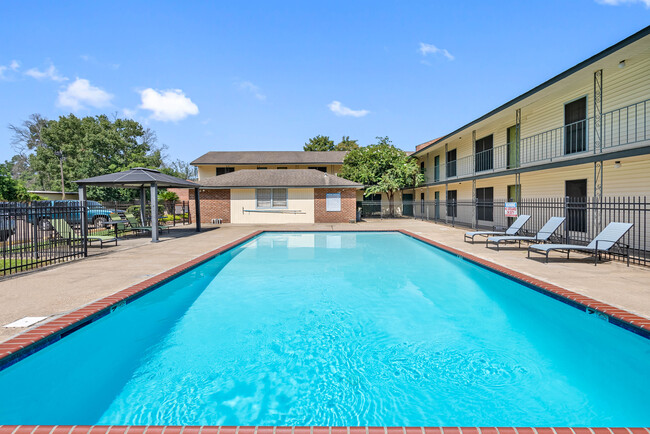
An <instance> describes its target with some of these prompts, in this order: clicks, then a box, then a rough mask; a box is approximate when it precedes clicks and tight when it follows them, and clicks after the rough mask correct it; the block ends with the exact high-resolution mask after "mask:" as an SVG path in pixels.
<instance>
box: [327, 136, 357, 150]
mask: <svg viewBox="0 0 650 434" xmlns="http://www.w3.org/2000/svg"><path fill="white" fill-rule="evenodd" d="M353 149H359V144H358V143H357V141H356V140H350V136H343V138H342V139H341V141H340V142H339V143H337V145H336V146H335V147H334V149H333V150H334V151H351V150H353Z"/></svg>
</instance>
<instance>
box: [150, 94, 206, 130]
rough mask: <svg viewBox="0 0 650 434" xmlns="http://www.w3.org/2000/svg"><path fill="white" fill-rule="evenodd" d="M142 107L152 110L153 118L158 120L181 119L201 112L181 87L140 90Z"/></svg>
mask: <svg viewBox="0 0 650 434" xmlns="http://www.w3.org/2000/svg"><path fill="white" fill-rule="evenodd" d="M140 98H141V99H142V104H141V105H140V108H141V109H144V110H151V112H152V113H151V118H152V119H155V120H158V121H163V122H167V121H180V120H182V119H185V118H186V117H188V116H190V115H197V114H199V108H198V107H197V105H196V104H194V103H193V102H192V100H191V99H189V98H188V97H186V96H185V94H184V93H183V91H182V90H180V89H168V90H163V91H160V92H159V91H157V90H155V89H152V88H148V89H145V90H143V91H141V92H140Z"/></svg>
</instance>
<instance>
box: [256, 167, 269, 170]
mask: <svg viewBox="0 0 650 434" xmlns="http://www.w3.org/2000/svg"><path fill="white" fill-rule="evenodd" d="M266 169H267V168H266V167H258V168H257V170H266Z"/></svg>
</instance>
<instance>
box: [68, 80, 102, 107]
mask: <svg viewBox="0 0 650 434" xmlns="http://www.w3.org/2000/svg"><path fill="white" fill-rule="evenodd" d="M111 99H113V95H111V94H110V93H108V92H106V91H105V90H103V89H100V88H99V87H96V86H93V85H91V84H90V82H89V81H88V80H86V79H84V78H77V79H76V80H75V81H73V82H72V83H70V84H69V85H68V86H67V87H66V88H65V89H64V90H62V91H59V101H58V104H59V105H60V106H61V107H69V108H71V109H73V110H80V109H83V108H86V107H87V106H90V107H95V108H100V107H106V106H108V105H110V103H111Z"/></svg>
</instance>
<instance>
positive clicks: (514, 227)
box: [464, 214, 530, 244]
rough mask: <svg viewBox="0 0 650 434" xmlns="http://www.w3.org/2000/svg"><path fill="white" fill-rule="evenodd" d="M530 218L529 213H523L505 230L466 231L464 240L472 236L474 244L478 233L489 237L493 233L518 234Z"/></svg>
mask: <svg viewBox="0 0 650 434" xmlns="http://www.w3.org/2000/svg"><path fill="white" fill-rule="evenodd" d="M528 219H530V216H529V215H526V214H522V215H520V216H519V217H517V220H515V221H514V222H513V223H512V224H511V225H510V227H509V228H508V229H506V230H505V231H477V232H465V238H464V241H465V242H467V239H468V238H470V239H471V240H472V244H474V237H475V236H477V235H481V236H483V237H489V236H491V235H517V232H519V231H520V230H521V228H522V227H523V226H524V225H525V224H526V222H527V221H528Z"/></svg>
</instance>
